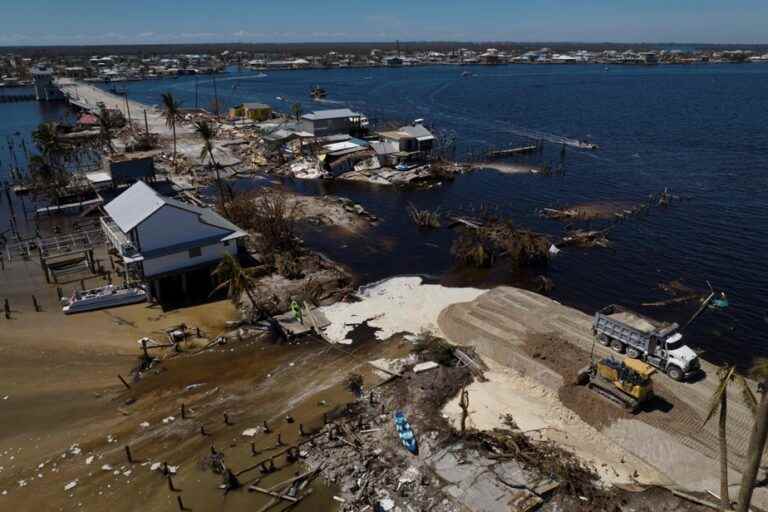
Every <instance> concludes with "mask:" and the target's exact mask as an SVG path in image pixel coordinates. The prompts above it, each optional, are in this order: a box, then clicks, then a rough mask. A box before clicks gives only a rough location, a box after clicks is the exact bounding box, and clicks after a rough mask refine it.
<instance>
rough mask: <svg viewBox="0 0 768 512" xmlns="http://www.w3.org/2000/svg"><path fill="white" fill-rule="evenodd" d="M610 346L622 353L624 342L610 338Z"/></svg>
mask: <svg viewBox="0 0 768 512" xmlns="http://www.w3.org/2000/svg"><path fill="white" fill-rule="evenodd" d="M611 348H612V349H613V350H615V351H616V352H618V353H619V354H623V353H624V344H623V343H622V342H620V341H619V340H611Z"/></svg>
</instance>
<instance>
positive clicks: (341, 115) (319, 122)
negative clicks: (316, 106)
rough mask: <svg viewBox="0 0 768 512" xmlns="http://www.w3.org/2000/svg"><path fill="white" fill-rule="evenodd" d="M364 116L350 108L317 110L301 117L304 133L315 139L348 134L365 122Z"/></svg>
mask: <svg viewBox="0 0 768 512" xmlns="http://www.w3.org/2000/svg"><path fill="white" fill-rule="evenodd" d="M363 119H364V116H363V115H362V114H360V113H359V112H354V111H352V110H350V109H348V108H338V109H331V110H316V111H314V112H310V113H308V114H304V115H303V116H301V123H302V129H303V131H305V132H307V133H309V134H311V135H312V136H313V137H325V136H328V135H338V134H348V133H349V132H350V131H351V130H352V129H353V128H355V127H358V126H360V125H361V123H362V122H363Z"/></svg>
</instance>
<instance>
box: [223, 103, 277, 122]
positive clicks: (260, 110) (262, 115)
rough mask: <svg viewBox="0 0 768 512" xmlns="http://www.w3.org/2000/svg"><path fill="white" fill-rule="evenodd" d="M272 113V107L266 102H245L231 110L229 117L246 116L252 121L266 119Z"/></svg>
mask: <svg viewBox="0 0 768 512" xmlns="http://www.w3.org/2000/svg"><path fill="white" fill-rule="evenodd" d="M271 115H272V107H270V106H269V105H267V104H266V103H243V104H242V105H240V106H238V107H234V108H231V109H230V110H229V117H230V118H236V117H246V118H248V119H250V120H251V121H256V122H261V121H266V120H267V119H269V118H270V116H271Z"/></svg>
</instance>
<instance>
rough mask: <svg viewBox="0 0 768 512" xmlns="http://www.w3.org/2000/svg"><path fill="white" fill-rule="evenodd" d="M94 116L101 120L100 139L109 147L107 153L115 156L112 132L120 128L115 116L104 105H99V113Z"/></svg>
mask: <svg viewBox="0 0 768 512" xmlns="http://www.w3.org/2000/svg"><path fill="white" fill-rule="evenodd" d="M94 115H95V116H96V119H98V120H99V131H100V133H99V139H100V140H101V143H102V144H103V145H104V146H106V147H107V151H109V153H110V154H113V153H114V152H115V146H114V145H112V132H113V131H114V130H115V129H117V127H118V126H117V120H116V119H115V115H114V114H112V112H110V110H109V109H108V108H107V107H106V105H104V104H103V103H102V104H100V105H99V113H98V114H94Z"/></svg>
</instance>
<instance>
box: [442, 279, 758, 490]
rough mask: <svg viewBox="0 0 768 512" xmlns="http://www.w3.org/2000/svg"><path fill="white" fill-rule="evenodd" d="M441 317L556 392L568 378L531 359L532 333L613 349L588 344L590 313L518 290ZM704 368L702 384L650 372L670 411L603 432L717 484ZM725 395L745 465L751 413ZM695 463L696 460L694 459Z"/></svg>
mask: <svg viewBox="0 0 768 512" xmlns="http://www.w3.org/2000/svg"><path fill="white" fill-rule="evenodd" d="M438 323H439V326H440V329H441V330H442V331H443V332H444V333H445V334H446V336H447V337H448V338H449V339H450V340H451V341H454V342H456V343H461V344H470V345H472V346H474V347H475V348H476V349H477V350H478V351H479V352H480V353H481V354H483V355H485V356H487V357H490V358H492V359H494V360H496V361H497V362H499V363H502V364H504V365H507V366H510V367H512V368H515V369H517V370H519V371H522V372H524V373H525V374H526V375H528V376H531V377H533V378H535V379H536V380H538V381H539V382H541V383H543V384H545V385H547V386H549V387H550V388H551V389H554V390H557V391H560V390H561V389H562V388H563V387H564V386H567V385H568V384H569V382H567V379H566V378H564V377H563V375H562V374H561V373H560V372H558V371H556V370H553V369H552V368H550V367H549V366H548V365H547V364H545V363H544V362H543V361H541V360H540V358H539V359H537V358H533V357H531V354H530V352H529V351H528V348H527V345H528V341H529V339H530V338H531V337H532V336H549V337H551V339H552V340H553V341H552V343H566V342H567V343H571V344H573V345H575V346H576V347H579V348H580V349H581V350H582V351H584V352H585V353H586V354H589V352H590V351H591V350H592V349H593V348H594V351H595V353H596V354H597V355H608V354H610V353H611V351H610V350H609V349H607V348H605V347H603V346H601V345H599V344H593V337H592V334H591V317H590V316H589V315H587V314H584V313H582V312H580V311H578V310H575V309H573V308H569V307H566V306H563V305H561V304H559V303H557V302H555V301H553V300H551V299H549V298H547V297H544V296H541V295H538V294H535V293H533V292H529V291H525V290H520V289H516V288H510V287H500V288H496V289H494V290H491V291H489V292H487V293H485V294H483V295H482V296H480V297H478V298H477V299H476V300H475V301H473V302H469V303H465V304H456V305H453V306H450V307H448V308H447V309H445V310H444V311H443V312H442V313H441V315H440V318H439V322H438ZM554 352H557V350H556V349H555V350H554ZM702 366H703V368H704V370H705V372H706V378H704V379H703V380H701V381H699V382H694V383H680V382H675V381H673V380H672V379H670V378H668V377H666V376H665V375H663V374H658V375H657V376H656V377H655V384H656V387H657V389H658V390H659V392H660V394H662V395H667V396H669V397H670V402H671V405H672V407H669V408H668V410H667V411H664V412H663V413H660V412H655V413H651V414H644V413H641V414H639V415H638V416H637V417H635V418H633V419H626V418H620V416H619V414H617V415H616V416H615V417H614V418H607V419H606V418H603V419H602V420H601V421H602V428H601V431H602V432H604V433H607V434H608V435H609V436H611V437H612V438H614V439H615V440H616V441H617V442H619V443H622V444H624V445H632V446H630V449H632V450H633V451H634V453H635V455H637V456H639V457H640V458H643V459H644V460H646V461H647V462H649V463H652V464H654V465H656V466H657V467H658V466H659V464H662V463H663V464H662V465H663V466H664V467H659V469H660V470H661V471H662V472H664V473H666V474H668V475H669V474H670V473H674V474H676V475H677V476H678V477H679V476H680V475H681V473H685V472H686V471H687V474H686V475H684V476H686V479H685V480H686V483H688V484H692V483H695V482H696V481H697V480H698V481H699V482H701V483H702V485H700V487H701V486H703V485H708V486H712V485H714V486H715V487H716V486H717V481H718V479H717V470H718V465H717V462H716V460H717V453H718V452H717V450H718V442H717V431H716V423H709V424H707V425H706V426H704V427H703V428H702V427H701V425H702V423H703V418H704V416H705V414H706V410H707V407H708V404H709V399H710V397H711V396H712V393H713V391H714V389H715V385H716V383H715V378H716V377H715V370H716V369H715V367H714V366H712V365H711V364H708V363H706V362H703V364H702ZM729 398H731V399H730V400H729V408H728V409H729V411H728V412H729V415H728V425H727V428H728V444H729V462H730V464H731V466H732V467H734V468H736V469H738V468H740V467H742V465H743V463H744V456H745V451H746V447H747V442H748V437H749V431H750V428H751V414H750V412H749V410H748V409H747V408H746V407H745V406H744V405H743V403H742V401H741V397H740V396H738V394H737V392H736V391H734V393H733V395H732V396H730V395H729ZM674 403H677V404H678V406H677V407H675V406H674ZM572 405H574V404H572ZM620 419H621V422H620V423H619V420H620ZM617 425H618V426H617ZM643 425H644V426H643ZM598 426H600V425H599V424H598ZM653 432H662V433H667V434H668V435H667V436H666V437H665V442H664V443H654V442H653V438H647V436H648V435H651V434H652V433H653ZM633 437H634V438H637V439H645V442H642V441H640V442H638V443H630V441H631V439H632V438H633ZM662 444H663V446H662ZM669 450H677V451H676V452H674V451H669ZM665 451H667V452H666V453H662V452H665ZM675 453H677V454H678V455H679V456H680V457H679V458H680V460H679V462H676V461H675V456H674V454H675ZM692 461H696V464H693V465H691V463H692ZM673 476H674V475H673ZM710 488H712V487H710ZM758 491H759V494H760V495H761V496H760V499H761V500H765V498H766V494H768V493H765V492H764V491H763V490H758ZM756 494H757V493H756Z"/></svg>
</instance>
